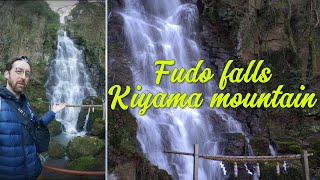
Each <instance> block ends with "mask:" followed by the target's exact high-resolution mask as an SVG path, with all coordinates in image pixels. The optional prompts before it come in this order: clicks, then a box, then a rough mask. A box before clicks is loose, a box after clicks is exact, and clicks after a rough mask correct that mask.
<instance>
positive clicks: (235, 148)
mask: <svg viewBox="0 0 320 180" xmlns="http://www.w3.org/2000/svg"><path fill="white" fill-rule="evenodd" d="M222 138H223V139H224V141H223V142H222V143H221V145H222V147H224V150H223V154H225V155H230V156H243V155H245V154H246V153H245V149H246V140H245V136H244V135H243V134H241V133H226V134H222Z"/></svg>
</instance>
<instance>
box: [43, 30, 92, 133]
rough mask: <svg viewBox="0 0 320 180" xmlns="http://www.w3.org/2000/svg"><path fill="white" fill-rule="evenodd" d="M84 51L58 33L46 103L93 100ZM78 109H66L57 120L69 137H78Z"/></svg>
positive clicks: (63, 33) (64, 35)
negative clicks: (91, 98)
mask: <svg viewBox="0 0 320 180" xmlns="http://www.w3.org/2000/svg"><path fill="white" fill-rule="evenodd" d="M83 59H84V54H83V51H82V50H80V49H78V48H77V47H76V46H75V44H74V43H73V41H72V40H71V39H70V38H69V37H67V35H66V32H65V31H62V30H59V31H58V43H57V50H56V52H55V58H54V59H53V60H52V62H51V64H50V70H49V73H50V74H49V78H48V81H47V82H46V84H45V87H46V93H47V96H48V99H49V100H50V101H52V102H54V103H61V102H65V103H66V104H72V105H81V104H82V100H83V99H85V98H86V97H87V96H96V91H95V90H94V89H93V88H92V86H91V83H90V79H89V76H88V74H87V72H86V69H85V66H84V64H83ZM80 110H81V109H80V108H65V109H64V110H63V111H62V112H61V113H59V114H57V116H56V119H57V121H60V122H61V123H62V125H63V127H64V131H65V133H66V134H69V135H79V132H78V131H77V129H76V125H77V122H78V116H79V113H80Z"/></svg>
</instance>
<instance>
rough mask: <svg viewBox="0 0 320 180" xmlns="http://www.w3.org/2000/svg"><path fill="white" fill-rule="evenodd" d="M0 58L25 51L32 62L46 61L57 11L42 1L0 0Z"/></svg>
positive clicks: (54, 37) (52, 40)
mask: <svg viewBox="0 0 320 180" xmlns="http://www.w3.org/2000/svg"><path fill="white" fill-rule="evenodd" d="M0 14H1V19H0V26H1V32H0V45H1V48H0V59H1V62H5V61H6V60H9V59H12V58H14V57H17V56H21V55H26V56H28V57H29V58H30V60H32V62H33V63H45V64H47V63H48V61H49V59H50V57H51V55H52V53H53V51H52V47H53V46H54V44H55V39H56V32H57V30H58V28H59V15H58V14H56V13H55V12H53V11H52V10H51V9H50V8H49V6H48V4H47V3H46V2H45V1H37V2H31V1H1V2H0Z"/></svg>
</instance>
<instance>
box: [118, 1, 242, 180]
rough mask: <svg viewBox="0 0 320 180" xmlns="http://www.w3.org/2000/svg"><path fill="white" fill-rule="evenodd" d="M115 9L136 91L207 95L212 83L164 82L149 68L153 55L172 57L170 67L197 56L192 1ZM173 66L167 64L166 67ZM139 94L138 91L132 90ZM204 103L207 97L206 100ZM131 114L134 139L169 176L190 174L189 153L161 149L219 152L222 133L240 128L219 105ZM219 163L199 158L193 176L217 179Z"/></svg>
mask: <svg viewBox="0 0 320 180" xmlns="http://www.w3.org/2000/svg"><path fill="white" fill-rule="evenodd" d="M124 2H125V8H124V10H123V11H121V12H119V13H120V14H121V15H122V17H123V19H124V31H125V35H126V44H127V48H130V50H131V54H132V56H133V58H132V59H134V60H133V61H134V62H133V63H132V64H133V65H132V67H131V68H132V72H133V74H134V75H135V76H134V77H133V78H134V79H133V80H134V83H135V85H138V84H140V85H141V86H142V90H141V91H142V92H144V93H149V92H151V93H153V94H156V93H158V92H166V93H168V94H171V93H177V92H180V93H187V94H189V95H190V94H191V93H193V92H202V93H203V95H204V99H206V100H208V99H209V100H210V98H211V95H212V94H213V93H214V92H215V90H216V89H217V88H216V87H217V86H216V83H215V82H214V81H213V80H210V81H209V82H208V83H205V84H201V83H196V84H195V83H174V84H173V83H170V81H169V79H168V78H167V77H163V78H162V81H161V83H160V84H159V85H156V84H155V74H154V72H155V71H156V70H157V69H158V67H155V66H154V61H155V60H158V59H163V60H171V59H174V60H175V67H177V68H185V69H188V68H190V67H194V66H195V65H196V63H197V62H198V60H199V59H201V58H203V57H202V56H201V49H200V48H199V46H198V44H197V41H196V39H197V31H196V27H197V23H198V9H197V6H196V5H194V4H192V3H185V4H182V3H181V2H180V1H179V0H171V1H166V0H125V1H124ZM172 69H173V68H168V70H172ZM137 93H141V92H137ZM207 103H208V102H207ZM131 113H132V114H133V115H134V116H135V117H136V119H137V122H138V132H137V139H138V141H139V143H140V146H141V149H142V150H143V152H144V153H145V154H146V156H147V158H148V159H149V160H150V161H151V163H152V164H154V165H157V166H158V167H159V168H161V169H165V170H166V171H167V172H168V173H169V174H171V175H172V176H173V178H174V179H192V169H193V157H191V156H183V155H169V154H164V153H163V151H164V150H175V151H182V152H193V145H194V144H199V145H200V154H210V155H214V154H221V153H222V150H223V148H222V147H220V139H221V136H220V135H221V134H222V133H228V132H242V128H241V125H240V123H238V121H236V120H235V119H233V118H232V117H231V116H230V115H228V114H227V113H225V112H224V111H223V110H221V109H210V108H209V106H208V105H202V107H201V108H199V109H191V108H183V109H181V108H169V109H156V108H151V109H149V110H148V111H147V112H146V114H145V115H143V116H140V115H139V114H138V110H137V109H131ZM219 163H220V162H217V161H210V160H200V161H199V179H223V178H224V176H223V172H222V170H221V168H220V165H219Z"/></svg>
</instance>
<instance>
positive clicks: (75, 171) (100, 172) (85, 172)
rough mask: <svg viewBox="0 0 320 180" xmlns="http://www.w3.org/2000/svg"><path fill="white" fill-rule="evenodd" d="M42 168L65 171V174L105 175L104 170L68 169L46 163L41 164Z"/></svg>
mask: <svg viewBox="0 0 320 180" xmlns="http://www.w3.org/2000/svg"><path fill="white" fill-rule="evenodd" d="M43 168H45V169H48V170H51V171H57V172H61V173H65V174H77V175H105V174H106V172H105V171H77V170H69V169H62V168H57V167H52V166H48V165H43Z"/></svg>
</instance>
